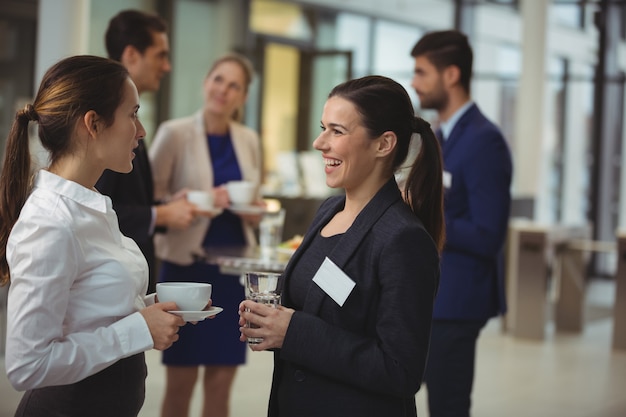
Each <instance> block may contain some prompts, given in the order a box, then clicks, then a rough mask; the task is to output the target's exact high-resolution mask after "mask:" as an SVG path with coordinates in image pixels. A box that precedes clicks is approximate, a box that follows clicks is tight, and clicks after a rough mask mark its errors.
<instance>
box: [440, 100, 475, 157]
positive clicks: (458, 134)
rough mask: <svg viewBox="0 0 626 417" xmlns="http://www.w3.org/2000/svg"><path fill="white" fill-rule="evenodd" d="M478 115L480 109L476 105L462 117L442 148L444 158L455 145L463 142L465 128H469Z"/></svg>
mask: <svg viewBox="0 0 626 417" xmlns="http://www.w3.org/2000/svg"><path fill="white" fill-rule="evenodd" d="M477 115H478V107H477V106H476V104H475V103H474V104H472V105H471V106H470V107H469V108H468V109H467V111H466V112H465V114H464V115H463V116H461V118H460V119H459V121H458V122H457V123H456V125H455V126H454V128H453V129H452V132H450V137H449V138H447V139H446V140H445V141H444V144H443V147H442V152H443V156H444V157H445V156H446V155H448V154H449V153H450V150H451V149H452V148H453V147H454V145H456V144H457V143H458V142H459V141H460V140H461V138H462V137H463V132H465V128H466V127H467V125H468V124H470V123H472V122H473V121H474V119H475V117H476V116H477Z"/></svg>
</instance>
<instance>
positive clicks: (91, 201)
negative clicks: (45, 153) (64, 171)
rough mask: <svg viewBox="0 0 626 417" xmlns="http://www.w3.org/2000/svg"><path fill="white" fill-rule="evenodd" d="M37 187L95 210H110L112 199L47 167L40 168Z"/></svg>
mask: <svg viewBox="0 0 626 417" xmlns="http://www.w3.org/2000/svg"><path fill="white" fill-rule="evenodd" d="M35 187H39V188H43V189H46V190H49V191H52V192H53V193H56V194H58V195H61V196H63V197H66V198H69V199H70V200H73V201H75V202H76V203H78V204H80V205H83V206H85V207H88V208H90V209H93V210H97V211H100V212H102V213H106V212H107V210H110V209H111V207H112V205H111V199H110V198H108V197H106V196H104V195H102V194H100V193H99V192H98V191H96V190H95V189H93V190H90V189H89V188H86V187H83V186H82V185H80V184H78V183H76V182H74V181H70V180H67V179H65V178H63V177H60V176H58V175H56V174H53V173H52V172H50V171H47V170H45V169H42V170H40V171H39V172H38V173H37V176H36V178H35Z"/></svg>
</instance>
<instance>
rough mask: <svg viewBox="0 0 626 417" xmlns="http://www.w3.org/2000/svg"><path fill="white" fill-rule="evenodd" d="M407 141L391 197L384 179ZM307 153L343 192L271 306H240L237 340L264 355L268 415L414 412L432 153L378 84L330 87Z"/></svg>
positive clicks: (396, 91) (422, 345) (401, 105)
mask: <svg viewBox="0 0 626 417" xmlns="http://www.w3.org/2000/svg"><path fill="white" fill-rule="evenodd" d="M413 133H419V135H420V136H421V146H420V151H419V154H418V156H417V159H416V160H415V163H414V164H413V166H412V168H411V172H410V174H409V177H408V178H407V181H406V186H405V190H404V195H403V194H402V193H401V191H400V189H399V188H398V185H397V183H396V181H395V178H394V173H395V171H396V170H397V169H398V168H399V167H400V166H401V164H402V163H403V162H404V160H405V158H406V157H407V153H408V149H409V142H410V140H411V137H412V135H413ZM416 140H417V138H416ZM313 145H314V147H315V148H316V149H317V150H319V151H320V152H321V153H322V157H323V158H324V162H325V166H326V167H325V172H326V184H327V185H328V186H329V187H332V188H343V189H344V191H345V195H344V196H337V197H332V198H330V199H328V200H327V201H326V202H325V203H324V204H323V205H322V206H321V207H320V209H319V211H318V213H317V215H316V217H315V219H314V220H313V222H312V224H311V226H310V228H309V230H308V232H307V233H306V235H305V237H304V240H303V242H302V244H301V246H300V248H299V249H298V250H297V251H296V253H295V254H294V255H293V257H292V259H291V261H290V262H289V265H288V266H287V268H286V270H285V273H284V274H283V280H282V283H281V285H282V304H283V306H281V307H279V308H278V309H273V308H271V307H267V306H264V305H262V304H257V303H254V302H252V301H244V302H242V303H241V306H240V316H241V319H240V325H241V326H242V328H241V332H242V336H241V340H242V341H243V340H246V337H263V338H264V340H263V342H262V343H260V344H258V345H250V347H251V349H252V350H264V349H275V353H274V355H275V362H274V376H273V383H272V390H271V394H270V401H269V415H270V416H280V417H285V416H289V417H291V416H294V417H295V416H297V417H303V416H304V417H306V416H325V417H332V416H347V415H352V416H381V415H384V416H415V415H416V408H415V394H416V393H417V391H418V390H419V388H420V385H421V383H422V375H423V373H424V366H425V363H426V356H427V353H428V345H429V337H430V323H431V317H432V308H433V300H434V297H435V293H436V290H437V285H438V280H439V252H440V250H441V247H442V245H443V240H444V234H445V232H444V227H445V226H444V221H443V211H442V205H443V188H442V163H441V151H440V148H439V145H438V143H437V140H436V139H435V136H434V134H433V132H432V130H431V129H430V126H429V125H428V123H427V122H425V121H424V120H422V119H420V118H418V117H415V116H414V113H413V107H412V104H411V100H410V99H409V96H408V94H407V93H406V91H405V90H404V88H403V87H402V86H401V85H400V84H398V83H396V82H395V81H393V80H391V79H388V78H385V77H380V76H368V77H364V78H360V79H356V80H351V81H348V82H345V83H343V84H340V85H338V86H337V87H335V88H334V89H333V91H332V92H331V93H330V95H329V98H328V100H327V102H326V104H325V106H324V111H323V114H322V133H321V134H320V135H319V136H318V138H317V139H316V140H315V142H314V143H313ZM403 197H404V198H403ZM246 320H249V321H251V322H252V323H255V324H257V325H258V326H259V328H256V329H251V328H244V327H243V324H244V323H245V321H246Z"/></svg>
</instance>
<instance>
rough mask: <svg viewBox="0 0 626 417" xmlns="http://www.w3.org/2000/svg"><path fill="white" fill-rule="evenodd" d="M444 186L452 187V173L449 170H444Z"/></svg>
mask: <svg viewBox="0 0 626 417" xmlns="http://www.w3.org/2000/svg"><path fill="white" fill-rule="evenodd" d="M442 182H443V188H450V187H451V186H452V174H450V173H449V172H448V171H443V181H442Z"/></svg>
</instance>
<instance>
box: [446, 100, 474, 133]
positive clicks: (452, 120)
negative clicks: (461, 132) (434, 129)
mask: <svg viewBox="0 0 626 417" xmlns="http://www.w3.org/2000/svg"><path fill="white" fill-rule="evenodd" d="M472 104H474V102H473V101H472V100H469V101H468V102H467V103H465V104H464V105H462V106H461V107H459V109H458V110H457V111H455V112H454V114H453V115H452V117H450V118H449V119H448V120H446V121H445V122H441V124H440V125H439V127H440V128H441V132H442V133H443V137H444V138H446V139H448V138H449V137H450V134H451V133H452V129H454V126H456V122H458V121H459V119H460V118H461V117H462V116H463V115H464V114H465V112H466V111H467V110H468V109H469V108H470V107H471V105H472Z"/></svg>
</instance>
